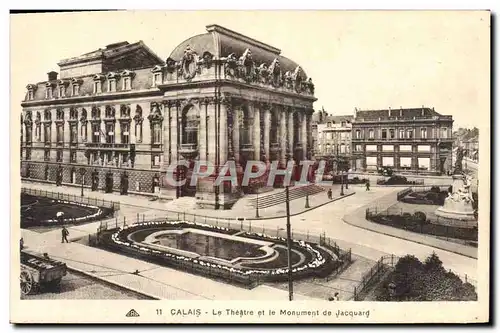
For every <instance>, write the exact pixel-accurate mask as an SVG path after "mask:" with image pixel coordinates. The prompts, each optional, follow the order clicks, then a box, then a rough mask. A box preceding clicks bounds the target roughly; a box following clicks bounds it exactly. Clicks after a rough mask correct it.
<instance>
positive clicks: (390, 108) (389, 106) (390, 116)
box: [389, 106, 391, 118]
mask: <svg viewBox="0 0 500 333" xmlns="http://www.w3.org/2000/svg"><path fill="white" fill-rule="evenodd" d="M390 117H391V107H390V106H389V118H390Z"/></svg>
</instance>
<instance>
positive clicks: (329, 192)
mask: <svg viewBox="0 0 500 333" xmlns="http://www.w3.org/2000/svg"><path fill="white" fill-rule="evenodd" d="M326 194H327V195H328V199H330V200H331V199H332V189H331V188H329V189H328V191H327V193H326Z"/></svg>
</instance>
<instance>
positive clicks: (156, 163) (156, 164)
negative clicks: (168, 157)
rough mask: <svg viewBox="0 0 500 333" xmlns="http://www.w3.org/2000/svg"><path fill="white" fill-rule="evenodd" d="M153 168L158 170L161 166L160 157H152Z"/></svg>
mask: <svg viewBox="0 0 500 333" xmlns="http://www.w3.org/2000/svg"><path fill="white" fill-rule="evenodd" d="M151 166H152V167H153V168H158V167H159V166H160V155H152V156H151Z"/></svg>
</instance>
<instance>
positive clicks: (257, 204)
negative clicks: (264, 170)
mask: <svg viewBox="0 0 500 333" xmlns="http://www.w3.org/2000/svg"><path fill="white" fill-rule="evenodd" d="M255 217H256V218H259V217H260V216H259V192H258V191H257V200H256V202H255Z"/></svg>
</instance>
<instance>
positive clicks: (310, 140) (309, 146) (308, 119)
mask: <svg viewBox="0 0 500 333" xmlns="http://www.w3.org/2000/svg"><path fill="white" fill-rule="evenodd" d="M306 129H307V149H308V151H309V152H310V155H311V157H312V153H313V150H314V149H315V148H316V147H313V137H312V134H313V133H312V128H311V113H310V110H307V111H306ZM348 144H350V140H349V142H348Z"/></svg>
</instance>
